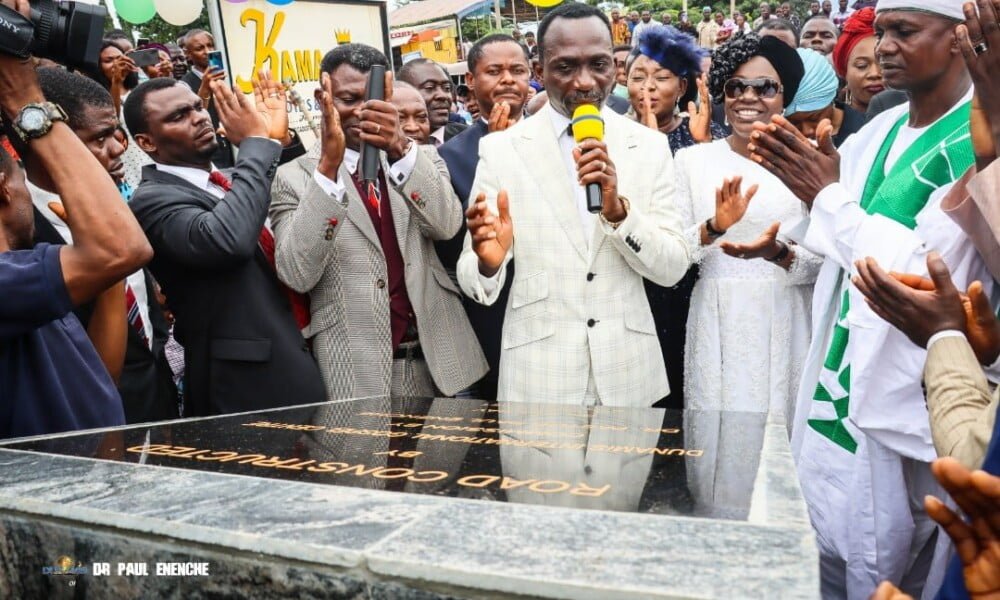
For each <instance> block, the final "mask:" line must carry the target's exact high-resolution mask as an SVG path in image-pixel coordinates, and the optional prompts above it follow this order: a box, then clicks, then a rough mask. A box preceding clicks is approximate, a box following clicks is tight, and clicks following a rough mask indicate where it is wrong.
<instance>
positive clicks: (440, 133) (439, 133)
mask: <svg viewBox="0 0 1000 600" xmlns="http://www.w3.org/2000/svg"><path fill="white" fill-rule="evenodd" d="M431 137H432V138H435V139H437V141H439V142H441V143H442V144H443V143H444V127H438V128H437V129H435V130H434V131H432V132H431Z"/></svg>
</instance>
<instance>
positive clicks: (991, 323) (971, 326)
mask: <svg viewBox="0 0 1000 600" xmlns="http://www.w3.org/2000/svg"><path fill="white" fill-rule="evenodd" d="M889 275H890V276H891V277H892V278H893V279H895V280H896V281H898V282H900V283H902V284H903V285H905V286H907V287H909V288H911V289H914V290H917V291H922V292H933V291H934V290H935V286H934V282H933V281H931V280H930V279H927V278H924V277H920V276H919V275H913V274H910V273H896V272H891V273H889ZM959 297H960V298H961V301H962V309H963V310H964V311H965V337H966V339H968V340H969V345H970V346H972V350H973V352H975V353H976V358H977V359H979V364H982V365H992V364H993V363H994V362H996V359H997V357H998V356H1000V322H998V321H997V318H996V313H995V312H994V311H993V307H992V306H990V299H989V298H987V297H986V293H985V292H984V291H983V284H982V283H980V282H978V281H973V282H972V283H971V284H970V285H969V289H968V291H967V292H966V293H965V294H959Z"/></svg>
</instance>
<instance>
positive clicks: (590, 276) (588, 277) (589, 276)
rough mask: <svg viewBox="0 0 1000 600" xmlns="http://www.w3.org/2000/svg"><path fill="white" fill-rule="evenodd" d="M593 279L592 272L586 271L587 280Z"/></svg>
mask: <svg viewBox="0 0 1000 600" xmlns="http://www.w3.org/2000/svg"><path fill="white" fill-rule="evenodd" d="M593 280H594V274H593V273H587V281H593Z"/></svg>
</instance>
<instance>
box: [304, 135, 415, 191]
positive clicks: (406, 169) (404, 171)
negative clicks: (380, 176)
mask: <svg viewBox="0 0 1000 600" xmlns="http://www.w3.org/2000/svg"><path fill="white" fill-rule="evenodd" d="M359 162H361V153H360V152H358V151H357V150H351V149H350V148H346V149H345V150H344V163H343V164H344V166H345V167H347V172H348V173H350V174H351V175H354V174H355V173H357V172H358V163H359ZM416 166H417V143H416V142H413V143H412V144H410V149H409V151H407V153H406V154H404V155H403V158H401V159H399V160H397V161H396V163H395V164H392V165H389V181H388V182H387V183H390V184H392V185H394V186H397V187H398V186H401V185H403V184H404V183H406V180H407V179H409V178H410V175H411V174H412V173H413V169H414V167H416ZM313 179H314V180H315V181H316V185H318V186H319V187H320V189H322V190H323V191H324V192H326V193H327V194H330V195H331V196H333V197H334V198H336V200H337V202H340V203H341V204H343V203H344V194H345V193H346V191H347V188H346V187H344V182H343V181H334V180H332V179H330V178H329V177H327V176H326V175H323V174H322V173H320V172H319V171H318V170H317V171H313Z"/></svg>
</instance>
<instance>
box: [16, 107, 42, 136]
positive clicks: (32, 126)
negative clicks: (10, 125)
mask: <svg viewBox="0 0 1000 600" xmlns="http://www.w3.org/2000/svg"><path fill="white" fill-rule="evenodd" d="M45 121H46V114H45V111H44V110H42V109H41V108H35V107H29V108H26V109H24V111H22V112H21V119H20V121H19V122H18V126H19V127H20V128H21V129H23V130H25V131H28V132H31V131H40V130H41V129H42V128H44V127H45Z"/></svg>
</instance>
